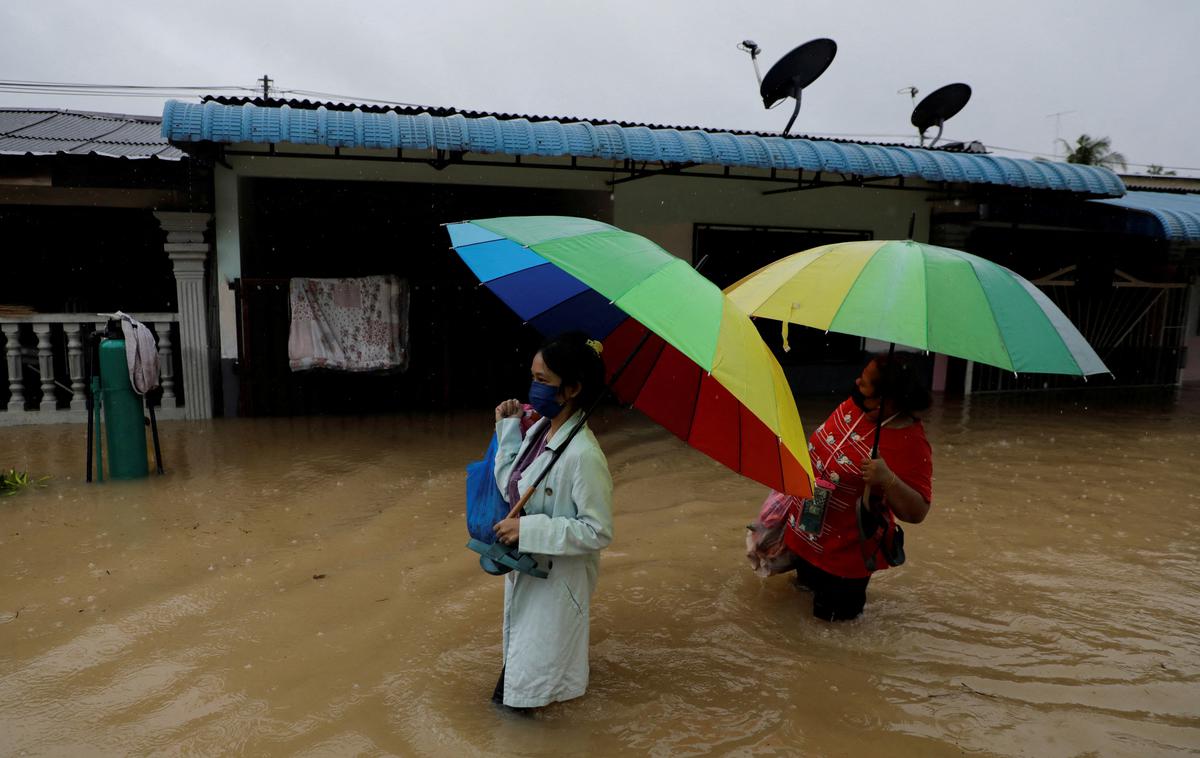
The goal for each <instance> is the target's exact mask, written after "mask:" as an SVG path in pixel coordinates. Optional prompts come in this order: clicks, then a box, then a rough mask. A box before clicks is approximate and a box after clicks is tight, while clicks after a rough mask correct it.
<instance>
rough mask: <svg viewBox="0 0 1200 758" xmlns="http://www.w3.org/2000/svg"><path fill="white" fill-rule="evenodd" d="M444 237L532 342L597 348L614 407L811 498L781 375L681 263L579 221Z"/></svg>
mask: <svg viewBox="0 0 1200 758" xmlns="http://www.w3.org/2000/svg"><path fill="white" fill-rule="evenodd" d="M446 229H447V231H448V232H449V234H450V240H451V243H452V245H453V246H454V249H455V251H456V252H457V253H458V254H459V256H460V257H461V258H462V260H463V261H464V262H465V263H466V264H467V266H468V267H469V268H470V269H471V271H472V272H473V273H474V274H475V276H477V277H478V278H479V280H480V282H482V283H483V284H484V285H486V286H487V287H488V289H490V290H491V291H492V292H494V293H495V294H496V295H497V296H499V297H500V299H501V300H503V301H504V303H505V304H506V305H508V306H509V307H510V308H512V309H513V310H514V311H515V312H516V313H517V315H518V316H520V317H521V318H522V319H524V320H525V321H526V322H528V323H529V324H531V325H532V326H534V327H535V328H537V329H538V330H539V331H540V332H542V333H543V334H547V335H552V334H556V333H559V332H562V331H567V330H580V331H583V332H586V333H587V334H589V335H591V336H592V337H593V338H595V339H599V340H602V341H603V342H604V351H603V357H604V361H605V366H606V368H607V370H608V374H609V381H610V385H611V389H612V390H613V392H614V393H615V394H616V396H617V399H618V400H619V401H621V402H623V403H627V404H632V405H633V406H634V407H636V408H638V409H639V410H641V411H643V412H644V413H645V414H646V415H647V416H649V417H650V418H651V419H653V420H655V421H657V422H658V423H660V424H662V425H663V426H664V427H666V428H667V429H668V430H670V431H671V432H673V433H674V434H676V435H677V436H678V437H679V438H680V439H682V440H684V441H685V442H687V443H688V444H689V445H691V446H692V447H694V448H696V449H697V450H700V451H701V452H703V453H705V454H707V455H709V456H710V457H712V458H714V459H715V460H717V461H719V462H721V463H723V464H725V465H726V466H728V467H729V468H731V469H733V470H734V471H737V472H739V473H741V474H743V475H745V476H748V477H750V478H751V479H754V480H756V481H759V482H761V483H763V484H765V485H767V486H768V487H771V488H773V489H776V490H779V491H781V492H786V493H788V494H791V495H797V496H800V497H807V496H809V495H810V494H811V492H812V489H811V479H812V469H811V466H810V464H809V459H808V452H807V439H806V437H805V435H804V430H803V428H802V427H801V425H800V416H799V414H798V412H797V411H796V403H795V401H794V400H793V398H792V392H791V389H790V387H789V386H788V383H787V379H786V378H785V377H784V374H783V369H782V368H780V366H779V363H778V362H777V361H776V360H775V357H774V356H773V355H772V354H771V350H770V348H768V347H767V345H766V344H765V343H764V342H763V341H762V338H761V337H760V336H759V334H758V331H757V330H756V329H755V327H754V324H753V323H752V322H751V320H750V318H749V317H748V316H747V315H746V314H745V313H744V312H743V311H742V310H740V309H739V308H738V307H737V306H735V305H733V304H732V303H731V302H730V301H729V299H728V298H727V297H725V296H724V295H723V294H722V293H721V290H720V289H718V288H717V287H716V286H715V285H713V284H712V283H711V282H709V281H708V280H707V279H705V278H704V277H703V276H701V275H700V274H699V273H697V272H696V271H695V270H694V269H693V268H692V267H691V266H689V265H688V264H687V263H686V262H685V261H683V260H681V259H679V258H676V257H675V256H673V255H671V254H670V253H667V252H666V251H665V250H663V249H662V248H660V247H659V246H658V245H655V244H654V243H653V242H651V241H650V240H648V239H646V238H644V237H641V236H638V235H636V234H631V233H629V232H625V231H622V230H620V229H617V228H616V227H614V226H610V225H608V224H604V223H601V222H598V221H592V220H589V219H582V218H571V217H564V216H529V217H509V218H493V219H483V220H478V221H469V222H464V223H458V224H448V225H447V227H446ZM614 377H615V382H614V381H613V380H614Z"/></svg>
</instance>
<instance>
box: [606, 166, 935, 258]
mask: <svg viewBox="0 0 1200 758" xmlns="http://www.w3.org/2000/svg"><path fill="white" fill-rule="evenodd" d="M781 186H783V185H778V184H771V183H766V182H757V181H738V180H733V179H707V180H705V179H695V178H687V177H675V176H665V177H653V178H648V179H639V180H637V181H633V182H629V183H627V184H620V185H617V187H616V201H615V203H614V223H616V225H617V226H619V227H621V228H622V229H628V230H630V231H634V232H637V233H638V234H642V235H644V236H646V237H649V238H650V239H653V240H654V241H655V242H657V243H658V244H659V245H661V246H662V247H663V248H665V249H666V250H669V251H670V252H672V253H674V254H675V255H678V256H680V257H683V258H686V259H690V258H691V254H692V234H693V225H694V224H728V225H738V226H770V227H793V228H806V229H831V230H847V231H866V232H869V233H870V236H871V237H872V238H874V239H905V238H907V236H908V225H909V220H910V217H911V215H912V214H913V213H916V227H915V229H914V233H913V236H914V238H915V239H918V240H926V239H928V235H929V203H928V200H927V197H928V193H927V192H926V191H913V190H884V189H868V188H865V187H861V188H859V187H853V188H851V187H828V188H824V189H811V190H803V191H799V192H787V193H781V194H775V195H764V194H763V193H764V192H765V191H769V190H773V189H779V188H780V187H781ZM797 252H798V251H797Z"/></svg>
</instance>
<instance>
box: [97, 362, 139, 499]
mask: <svg viewBox="0 0 1200 758" xmlns="http://www.w3.org/2000/svg"><path fill="white" fill-rule="evenodd" d="M100 395H101V406H102V407H103V409H104V431H105V434H104V436H105V439H106V440H107V441H108V475H109V477H111V478H112V479H137V478H139V477H143V476H147V475H148V474H149V473H150V468H149V464H148V462H147V459H146V419H145V416H144V415H143V410H142V397H141V395H139V394H137V393H136V392H134V391H133V385H132V384H130V383H129V368H128V366H127V364H126V363H125V340H101V341H100Z"/></svg>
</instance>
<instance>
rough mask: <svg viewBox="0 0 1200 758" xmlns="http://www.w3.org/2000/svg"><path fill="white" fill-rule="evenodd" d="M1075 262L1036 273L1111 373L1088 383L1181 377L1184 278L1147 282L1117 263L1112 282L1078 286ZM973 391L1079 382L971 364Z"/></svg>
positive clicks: (1148, 382)
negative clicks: (1135, 276) (1180, 279)
mask: <svg viewBox="0 0 1200 758" xmlns="http://www.w3.org/2000/svg"><path fill="white" fill-rule="evenodd" d="M1076 274H1077V272H1076V267H1075V266H1067V267H1065V268H1062V269H1059V270H1058V271H1055V272H1054V273H1052V274H1049V275H1047V276H1044V277H1042V278H1041V279H1037V280H1035V281H1034V282H1033V283H1034V284H1036V285H1037V286H1038V287H1039V288H1041V290H1042V291H1043V292H1044V293H1046V296H1047V297H1049V298H1050V299H1051V300H1052V301H1053V302H1054V304H1055V305H1057V306H1058V307H1059V308H1060V309H1062V312H1063V313H1064V314H1065V315H1066V316H1067V318H1069V319H1070V320H1071V323H1073V324H1075V327H1076V328H1077V329H1079V331H1080V333H1081V334H1083V337H1084V339H1086V340H1087V341H1088V343H1089V344H1090V345H1091V346H1092V348H1093V349H1095V351H1096V353H1097V354H1098V355H1099V356H1100V359H1101V360H1103V361H1104V364H1105V365H1106V366H1108V368H1109V370H1111V371H1112V373H1113V376H1112V377H1109V376H1107V375H1104V376H1101V377H1090V378H1089V379H1088V385H1100V386H1121V387H1146V386H1161V385H1173V384H1177V383H1178V382H1179V376H1180V370H1181V369H1182V366H1183V361H1184V360H1185V352H1184V346H1185V344H1186V336H1187V335H1186V328H1187V327H1186V324H1187V299H1188V285H1187V284H1186V283H1183V282H1145V281H1142V280H1140V279H1136V278H1134V277H1132V276H1130V275H1129V274H1126V273H1125V272H1123V271H1121V270H1119V269H1118V270H1117V271H1116V272H1115V277H1114V279H1113V281H1112V283H1111V286H1110V287H1095V286H1080V282H1079V281H1078V280H1077V277H1076ZM968 365H969V367H968V379H967V383H966V386H968V387H970V391H971V392H998V391H1011V390H1030V389H1047V388H1056V387H1078V386H1083V382H1082V381H1081V380H1080V379H1079V378H1078V377H1065V376H1053V375H1048V374H1022V375H1014V374H1013V373H1012V372H1010V371H1004V370H1003V369H998V368H994V367H991V366H984V365H982V364H974V365H973V366H971V365H970V364H968Z"/></svg>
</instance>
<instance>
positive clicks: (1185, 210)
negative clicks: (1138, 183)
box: [1092, 192, 1200, 242]
mask: <svg viewBox="0 0 1200 758" xmlns="http://www.w3.org/2000/svg"><path fill="white" fill-rule="evenodd" d="M1092 202H1094V203H1103V204H1105V205H1115V206H1117V207H1118V208H1127V209H1129V210H1133V211H1139V212H1141V213H1148V214H1149V215H1151V216H1153V217H1154V218H1155V219H1157V220H1158V223H1159V224H1160V225H1161V226H1162V236H1163V237H1165V238H1166V239H1169V240H1171V241H1172V242H1200V195H1178V194H1174V193H1171V192H1127V193H1125V196H1124V197H1119V198H1114V199H1111V200H1093V201H1092Z"/></svg>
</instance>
